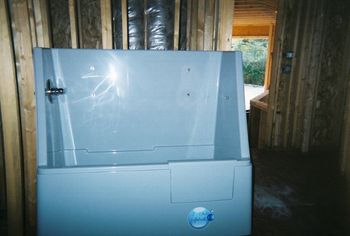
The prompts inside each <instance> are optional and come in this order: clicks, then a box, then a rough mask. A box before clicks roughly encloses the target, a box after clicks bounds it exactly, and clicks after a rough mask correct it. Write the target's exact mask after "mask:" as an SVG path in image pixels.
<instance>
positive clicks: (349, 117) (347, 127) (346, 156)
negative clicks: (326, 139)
mask: <svg viewBox="0 0 350 236" xmlns="http://www.w3.org/2000/svg"><path fill="white" fill-rule="evenodd" d="M347 32H348V33H347V37H346V42H347V43H346V48H345V49H344V50H345V53H344V55H346V56H345V59H344V61H343V67H342V68H343V71H342V73H343V76H344V78H350V24H349V25H348V30H347ZM344 87H345V88H346V93H345V94H346V100H345V108H344V119H343V133H342V141H341V148H340V154H341V165H340V169H341V171H342V173H343V174H344V175H345V176H346V177H347V179H348V180H350V79H347V82H345V84H344Z"/></svg>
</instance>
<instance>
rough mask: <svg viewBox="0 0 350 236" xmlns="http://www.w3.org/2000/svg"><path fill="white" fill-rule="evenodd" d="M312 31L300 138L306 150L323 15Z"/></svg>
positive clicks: (307, 148)
mask: <svg viewBox="0 0 350 236" xmlns="http://www.w3.org/2000/svg"><path fill="white" fill-rule="evenodd" d="M323 6H324V1H320V3H318V4H316V5H315V7H316V9H322V8H323ZM314 24H315V25H314V26H313V27H315V28H314V30H315V31H314V33H313V34H315V35H313V37H312V43H311V45H313V47H312V51H311V55H310V59H309V60H310V63H309V66H308V68H309V69H308V70H307V74H308V81H307V83H306V84H305V86H306V87H307V89H306V94H305V97H304V99H303V103H304V109H303V110H304V116H303V121H302V122H303V123H302V127H303V136H302V140H301V151H302V152H307V151H309V148H310V141H311V131H312V123H313V122H312V118H313V114H314V109H315V105H316V94H317V90H318V79H317V78H318V77H319V75H320V69H321V65H320V55H321V52H322V51H323V48H324V42H325V40H324V37H322V35H323V33H324V28H325V27H324V17H322V18H320V20H314Z"/></svg>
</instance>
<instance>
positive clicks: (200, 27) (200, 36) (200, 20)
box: [196, 0, 206, 50]
mask: <svg viewBox="0 0 350 236" xmlns="http://www.w3.org/2000/svg"><path fill="white" fill-rule="evenodd" d="M205 2H206V1H202V0H198V10H197V45H196V49H197V50H203V49H204V22H205Z"/></svg>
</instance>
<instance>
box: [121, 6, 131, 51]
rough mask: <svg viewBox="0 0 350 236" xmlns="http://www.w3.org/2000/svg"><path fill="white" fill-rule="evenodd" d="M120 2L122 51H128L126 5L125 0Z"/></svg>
mask: <svg viewBox="0 0 350 236" xmlns="http://www.w3.org/2000/svg"><path fill="white" fill-rule="evenodd" d="M121 1H122V33H123V49H128V45H129V44H128V5H127V1H126V0H121Z"/></svg>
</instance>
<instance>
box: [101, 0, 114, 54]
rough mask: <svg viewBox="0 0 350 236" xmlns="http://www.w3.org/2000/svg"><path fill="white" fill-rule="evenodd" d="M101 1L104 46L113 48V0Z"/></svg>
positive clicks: (104, 47)
mask: <svg viewBox="0 0 350 236" xmlns="http://www.w3.org/2000/svg"><path fill="white" fill-rule="evenodd" d="M100 3H101V24H102V27H101V30H102V48H103V49H112V46H113V40H112V10H111V0H100Z"/></svg>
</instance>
